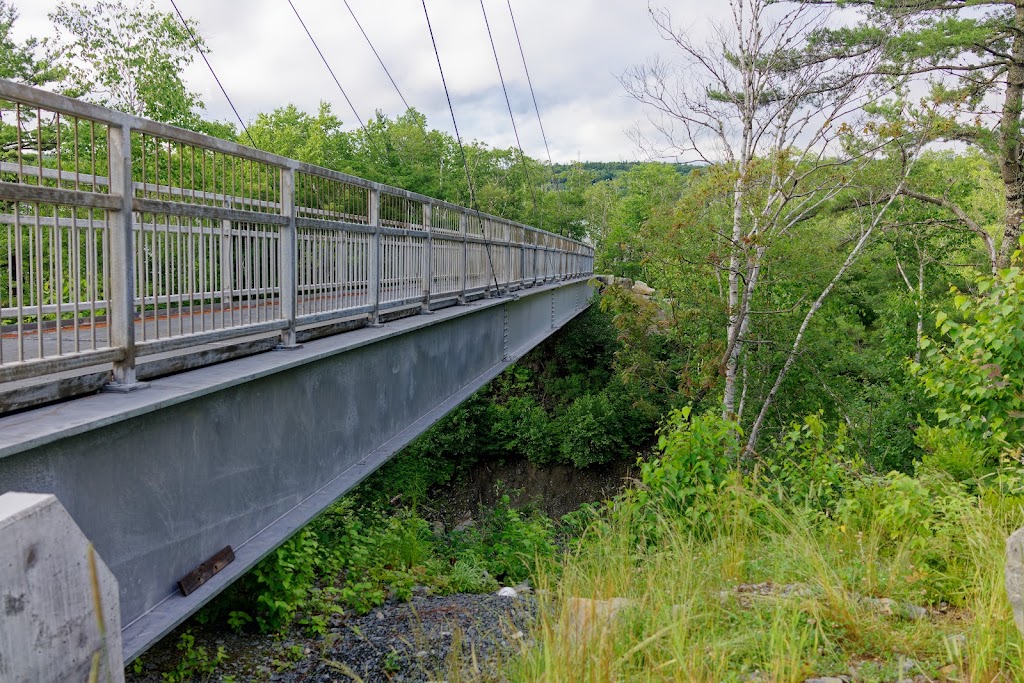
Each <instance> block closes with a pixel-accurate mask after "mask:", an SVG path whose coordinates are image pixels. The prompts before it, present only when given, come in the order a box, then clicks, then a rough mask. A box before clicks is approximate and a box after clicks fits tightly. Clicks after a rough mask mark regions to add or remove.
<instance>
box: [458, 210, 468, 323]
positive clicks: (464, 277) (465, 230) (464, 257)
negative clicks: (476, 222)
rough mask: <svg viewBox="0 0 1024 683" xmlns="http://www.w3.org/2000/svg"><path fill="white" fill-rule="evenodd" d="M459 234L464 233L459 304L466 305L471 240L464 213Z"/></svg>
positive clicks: (463, 213) (460, 220)
mask: <svg viewBox="0 0 1024 683" xmlns="http://www.w3.org/2000/svg"><path fill="white" fill-rule="evenodd" d="M459 232H461V233H462V291H461V292H460V293H459V303H460V304H465V303H466V280H467V278H468V277H469V238H468V237H467V233H468V232H469V221H467V220H466V214H465V212H463V211H460V212H459Z"/></svg>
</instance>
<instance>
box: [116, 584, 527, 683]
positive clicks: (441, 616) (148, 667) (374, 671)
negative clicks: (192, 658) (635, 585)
mask: <svg viewBox="0 0 1024 683" xmlns="http://www.w3.org/2000/svg"><path fill="white" fill-rule="evenodd" d="M535 613H536V602H535V600H534V599H533V598H531V597H530V596H528V595H520V596H517V597H500V596H497V595H449V596H427V595H417V596H414V597H413V599H412V601H411V602H408V603H392V604H386V605H382V606H381V607H379V608H377V609H375V610H373V611H372V612H370V613H369V614H367V615H363V616H348V615H346V616H344V617H338V618H336V619H335V620H334V621H333V623H332V624H331V626H330V628H329V631H328V633H327V634H326V635H324V636H316V637H310V636H309V635H307V634H306V633H304V632H303V631H302V630H299V629H297V630H293V631H292V632H290V633H289V634H288V635H287V636H284V637H282V636H276V637H275V636H269V635H268V636H263V635H258V634H252V633H247V634H235V633H233V632H231V631H226V630H224V629H223V628H218V629H213V628H205V627H201V626H195V625H193V626H192V627H191V628H190V633H191V634H192V635H193V636H194V637H195V643H194V645H193V647H192V648H191V651H192V653H196V652H198V650H197V648H200V647H203V648H206V652H207V656H208V657H210V656H212V655H213V653H215V652H216V650H217V647H218V646H219V647H223V648H224V652H225V654H226V657H227V661H226V662H225V663H223V664H221V665H220V666H219V667H218V668H217V670H216V672H215V673H214V674H212V675H210V674H205V673H203V672H202V671H197V672H194V673H189V674H188V675H187V677H185V678H184V679H182V683H184V681H188V682H190V683H191V682H193V681H195V682H196V683H198V682H199V681H225V682H227V681H235V682H236V683H243V682H246V683H248V682H249V681H263V682H268V683H271V682H272V683H300V682H302V683H328V682H335V681H337V682H339V683H340V682H342V681H364V682H365V683H374V682H378V681H379V682H391V683H398V682H406V681H409V682H411V681H435V680H436V681H441V680H444V679H445V678H446V677H447V672H449V669H450V667H451V666H452V665H453V663H454V662H456V661H458V662H460V663H461V665H462V666H463V667H469V668H470V670H469V671H464V672H463V674H464V675H463V677H464V678H467V679H470V680H473V679H479V678H482V679H485V680H500V671H501V666H502V662H503V661H505V660H506V659H507V658H508V657H510V656H512V655H513V654H514V653H515V652H517V651H518V650H519V649H520V648H521V647H522V644H523V643H525V642H527V640H528V638H529V635H528V634H529V627H530V625H531V624H532V623H533V620H534V616H535ZM183 632H184V630H183V629H182V630H179V632H177V633H175V634H173V635H171V636H170V637H168V638H165V639H164V640H163V641H161V643H159V644H158V645H156V646H155V647H154V648H153V649H151V650H150V651H149V652H147V653H146V654H145V655H144V656H143V657H142V667H141V671H140V672H138V673H137V672H136V671H134V670H133V667H131V666H129V667H128V669H127V671H126V679H127V682H128V683H160V682H161V681H162V680H163V673H164V672H170V671H174V670H175V667H178V666H179V663H180V662H181V661H182V658H183V655H185V656H187V655H186V654H185V653H183V652H182V651H179V650H178V649H177V647H176V646H177V643H178V642H179V641H180V635H181V633H183ZM474 668H475V669H476V670H475V671H474V670H473V669H474Z"/></svg>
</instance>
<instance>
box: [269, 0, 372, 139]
mask: <svg viewBox="0 0 1024 683" xmlns="http://www.w3.org/2000/svg"><path fill="white" fill-rule="evenodd" d="M288 4H289V5H291V8H292V11H293V12H295V17H296V18H297V19H298V20H299V23H300V24H302V30H304V31H305V32H306V35H307V36H309V41H310V42H311V43H313V47H315V48H316V52H317V54H318V55H320V59H321V60H322V61H323V63H324V66H326V67H327V71H329V72H330V74H331V78H333V79H334V84H335V85H337V86H338V90H340V91H341V96H342V97H344V98H345V101H346V102H348V107H349V109H351V110H352V115H353V116H355V117H356V121H358V122H359V127H360V128H362V129H363V132H364V133H366V136H367V138H369V137H370V132H369V131H368V130H366V125H365V124H363V118H362V117H361V116H359V112H357V111H356V108H355V106H354V105H353V104H352V100H350V99H349V97H348V93H346V92H345V89H344V88H343V87H341V81H339V80H338V77H337V76H336V75H334V69H332V68H331V65H330V64H328V63H327V58H326V57H324V53H323V51H321V50H320V46H319V45H317V43H316V40H314V39H313V34H312V33H310V32H309V29H308V28H307V27H306V22H304V21H303V20H302V15H301V14H299V10H298V9H296V7H295V3H294V2H292V0H288Z"/></svg>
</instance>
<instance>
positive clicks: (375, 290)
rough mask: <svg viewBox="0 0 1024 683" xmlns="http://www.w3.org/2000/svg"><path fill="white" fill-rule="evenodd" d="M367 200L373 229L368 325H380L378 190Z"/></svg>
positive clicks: (368, 284)
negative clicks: (370, 309)
mask: <svg viewBox="0 0 1024 683" xmlns="http://www.w3.org/2000/svg"><path fill="white" fill-rule="evenodd" d="M368 192H369V195H368V200H369V202H370V205H369V207H368V208H369V211H368V218H369V220H370V226H371V227H372V228H373V236H372V237H371V238H370V264H369V265H370V281H369V282H368V283H367V286H368V287H369V288H370V296H371V303H372V304H373V311H372V312H371V313H370V325H379V324H380V286H381V282H380V281H381V253H380V252H381V249H380V190H378V189H376V188H371V189H370V190H369V191H368Z"/></svg>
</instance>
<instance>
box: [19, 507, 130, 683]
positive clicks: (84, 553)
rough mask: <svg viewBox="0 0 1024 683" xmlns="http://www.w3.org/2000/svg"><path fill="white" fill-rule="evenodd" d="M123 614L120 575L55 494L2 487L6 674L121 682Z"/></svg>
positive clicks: (43, 680) (40, 680)
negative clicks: (106, 561) (117, 576)
mask: <svg viewBox="0 0 1024 683" xmlns="http://www.w3.org/2000/svg"><path fill="white" fill-rule="evenodd" d="M120 614H121V613H120V609H119V606H118V593H117V581H116V580H115V579H114V575H113V574H111V573H110V570H109V569H107V566H106V564H104V563H103V561H102V560H101V559H100V557H99V555H98V554H96V553H95V551H94V550H93V548H92V545H91V544H90V543H89V540H88V539H87V538H86V537H85V535H84V534H83V533H82V531H81V530H80V529H79V528H78V525H77V524H75V521H74V520H73V519H71V515H69V514H68V513H67V511H66V510H65V509H64V507H63V506H62V505H61V504H60V502H58V501H57V498H56V497H55V496H52V495H47V494H38V493H5V494H3V495H0V681H3V683H50V682H51V681H52V682H53V683H57V682H58V681H60V682H61V683H63V682H65V681H74V682H75V683H78V682H81V683H85V682H86V681H90V680H95V681H99V682H101V683H118V682H123V681H124V669H123V666H122V663H121V615H120ZM93 671H95V672H96V674H95V677H94V678H93V673H92V672H93Z"/></svg>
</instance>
